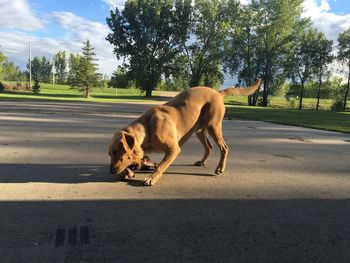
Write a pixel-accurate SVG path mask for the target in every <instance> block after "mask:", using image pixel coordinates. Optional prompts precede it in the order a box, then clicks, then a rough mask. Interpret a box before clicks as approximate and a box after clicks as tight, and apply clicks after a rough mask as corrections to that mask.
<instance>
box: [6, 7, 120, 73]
mask: <svg viewBox="0 0 350 263" xmlns="http://www.w3.org/2000/svg"><path fill="white" fill-rule="evenodd" d="M42 21H45V24H46V25H47V26H50V25H55V26H56V27H57V26H58V27H59V28H60V29H61V30H60V31H61V35H60V36H58V37H57V38H56V37H39V36H33V35H31V34H29V33H27V32H23V31H18V30H17V31H11V32H8V31H1V30H0V43H1V51H2V52H3V53H4V54H5V55H6V56H7V57H8V58H9V59H10V60H11V61H14V62H15V63H16V64H17V65H19V66H20V68H21V69H22V70H24V69H25V66H26V64H27V61H28V45H29V41H30V42H31V45H32V56H33V57H34V56H46V57H47V58H49V59H52V57H53V56H54V54H56V53H57V52H58V51H59V50H65V51H67V52H68V53H81V52H82V50H81V48H82V46H83V41H85V40H86V39H89V40H90V42H91V45H92V46H93V47H94V48H95V53H96V58H97V59H98V62H97V63H98V67H99V72H101V73H103V74H107V75H111V74H112V72H113V71H114V70H115V69H116V67H117V66H118V65H119V64H121V62H120V61H118V60H117V58H116V56H115V55H114V54H113V46H112V45H111V44H110V43H109V42H107V41H106V40H105V37H106V36H107V34H108V33H109V29H108V27H107V25H105V24H102V23H98V22H94V21H91V20H88V19H86V18H83V17H80V16H77V15H75V14H73V13H69V12H52V13H48V14H45V15H44V19H43V20H42ZM42 23H44V22H42ZM43 31H45V30H43Z"/></svg>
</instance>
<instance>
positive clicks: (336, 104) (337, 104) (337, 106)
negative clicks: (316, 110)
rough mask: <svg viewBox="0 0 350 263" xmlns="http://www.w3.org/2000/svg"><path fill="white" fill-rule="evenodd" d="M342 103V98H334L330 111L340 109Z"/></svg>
mask: <svg viewBox="0 0 350 263" xmlns="http://www.w3.org/2000/svg"><path fill="white" fill-rule="evenodd" d="M343 108H344V104H343V101H342V100H335V101H334V102H333V104H332V106H331V110H332V111H342V110H343Z"/></svg>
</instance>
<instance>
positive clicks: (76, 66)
mask: <svg viewBox="0 0 350 263" xmlns="http://www.w3.org/2000/svg"><path fill="white" fill-rule="evenodd" d="M95 55H96V54H95V52H94V48H93V47H92V45H91V43H90V41H89V40H86V41H84V42H83V47H82V53H81V54H79V53H78V54H73V53H72V54H70V55H69V56H67V53H66V52H65V51H58V52H57V53H56V54H55V55H54V56H53V59H52V61H50V59H48V58H47V57H45V56H42V57H38V56H35V57H34V58H33V59H32V60H31V73H32V80H33V82H34V83H36V84H34V86H33V91H34V93H38V92H39V90H40V87H39V86H38V85H39V83H53V82H55V83H57V84H67V85H70V86H71V87H72V88H77V89H79V90H80V91H83V92H84V94H85V97H89V96H90V90H91V88H93V87H100V86H102V85H103V84H104V82H105V79H104V78H103V76H102V74H99V73H98V67H97V59H96V58H95ZM26 67H27V70H26V71H20V70H19V68H18V67H17V66H16V65H15V64H14V63H13V62H10V61H8V59H7V58H6V57H5V56H4V55H3V53H2V52H0V80H6V81H28V80H29V61H28V63H27V66H26Z"/></svg>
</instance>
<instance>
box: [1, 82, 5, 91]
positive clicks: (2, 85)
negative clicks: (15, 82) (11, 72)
mask: <svg viewBox="0 0 350 263" xmlns="http://www.w3.org/2000/svg"><path fill="white" fill-rule="evenodd" d="M4 89H5V85H4V84H2V82H0V92H3V91H4Z"/></svg>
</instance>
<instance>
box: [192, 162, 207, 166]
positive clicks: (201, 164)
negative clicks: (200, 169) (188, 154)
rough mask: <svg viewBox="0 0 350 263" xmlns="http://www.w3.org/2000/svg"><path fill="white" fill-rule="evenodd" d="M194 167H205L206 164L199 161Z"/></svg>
mask: <svg viewBox="0 0 350 263" xmlns="http://www.w3.org/2000/svg"><path fill="white" fill-rule="evenodd" d="M194 166H205V163H204V162H202V161H197V162H195V163H194Z"/></svg>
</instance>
